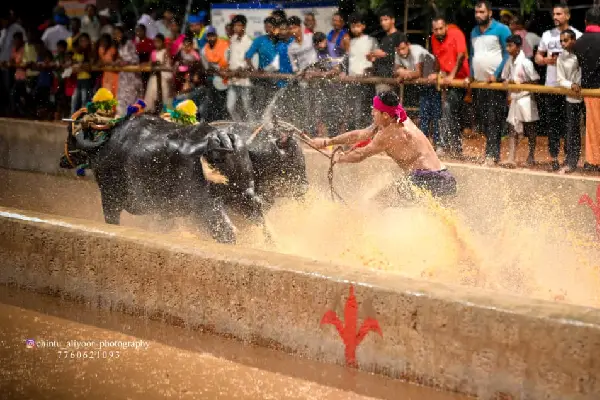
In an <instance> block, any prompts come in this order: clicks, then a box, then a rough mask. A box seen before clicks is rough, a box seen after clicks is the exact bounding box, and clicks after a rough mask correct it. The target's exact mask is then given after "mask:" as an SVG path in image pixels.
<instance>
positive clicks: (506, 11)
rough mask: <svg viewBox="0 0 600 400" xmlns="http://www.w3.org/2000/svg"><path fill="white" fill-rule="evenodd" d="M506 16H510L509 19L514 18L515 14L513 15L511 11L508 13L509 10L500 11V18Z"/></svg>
mask: <svg viewBox="0 0 600 400" xmlns="http://www.w3.org/2000/svg"><path fill="white" fill-rule="evenodd" d="M505 15H508V16H509V17H512V16H513V13H511V12H510V11H508V10H501V11H500V16H502V17H504V16H505Z"/></svg>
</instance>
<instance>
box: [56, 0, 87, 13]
mask: <svg viewBox="0 0 600 400" xmlns="http://www.w3.org/2000/svg"><path fill="white" fill-rule="evenodd" d="M88 4H93V5H96V0H61V1H59V2H58V5H59V6H62V7H64V8H65V13H66V14H67V15H68V16H69V17H83V15H84V14H85V8H86V7H87V5H88Z"/></svg>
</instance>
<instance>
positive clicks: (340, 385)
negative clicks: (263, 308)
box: [0, 287, 466, 400]
mask: <svg viewBox="0 0 600 400" xmlns="http://www.w3.org/2000/svg"><path fill="white" fill-rule="evenodd" d="M0 289H1V290H0V344H1V346H0V359H1V360H3V361H2V363H0V398H2V399H75V398H78V399H90V400H93V399H144V400H149V399H164V398H176V399H206V400H212V399H276V400H279V399H339V400H351V399H356V400H359V399H375V398H377V399H398V398H401V399H405V400H410V399H413V400H416V399H423V400H425V399H427V400H459V399H466V398H465V397H463V396H458V395H454V394H446V393H441V392H438V391H435V390H433V389H428V388H423V387H419V386H415V385H409V384H405V383H402V382H399V381H396V380H391V379H387V378H384V377H381V376H376V375H371V374H366V373H362V372H358V371H356V370H350V369H346V368H343V367H339V366H333V365H326V364H320V363H315V362H310V361H306V360H300V359H295V358H293V357H291V356H288V355H285V354H282V353H280V352H277V351H273V350H268V349H264V348H259V347H254V346H243V345H242V344H240V343H238V342H236V341H233V340H227V339H222V338H218V337H214V336H209V335H206V334H202V333H199V332H194V331H189V330H185V329H182V328H176V327H173V326H166V325H163V324H160V323H158V322H154V321H148V320H144V319H141V318H134V317H128V316H124V315H116V314H111V313H109V312H106V311H102V310H99V309H96V308H93V309H90V308H88V307H86V306H85V305H80V304H74V303H70V302H63V301H61V299H59V298H54V297H46V296H39V295H33V294H31V293H25V292H19V291H17V290H16V289H12V288H10V289H9V288H6V287H0ZM27 339H33V340H35V341H36V347H34V348H27V347H26V344H25V342H26V340H27ZM119 342H121V343H119ZM124 343H127V347H125V345H124ZM77 346H79V348H78V347H77ZM100 346H102V348H101V349H100ZM136 347H137V348H136Z"/></svg>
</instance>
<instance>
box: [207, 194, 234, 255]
mask: <svg viewBox="0 0 600 400" xmlns="http://www.w3.org/2000/svg"><path fill="white" fill-rule="evenodd" d="M205 206H206V205H205ZM200 216H201V217H202V218H203V219H204V220H205V221H206V223H207V224H208V229H209V231H210V234H211V236H212V238H213V239H214V240H216V241H217V242H220V243H231V244H235V228H234V227H233V223H232V222H231V220H230V219H229V216H228V215H227V214H226V213H225V209H224V207H223V201H222V200H221V199H211V200H209V207H208V209H207V210H206V211H205V212H203V213H201V215H200Z"/></svg>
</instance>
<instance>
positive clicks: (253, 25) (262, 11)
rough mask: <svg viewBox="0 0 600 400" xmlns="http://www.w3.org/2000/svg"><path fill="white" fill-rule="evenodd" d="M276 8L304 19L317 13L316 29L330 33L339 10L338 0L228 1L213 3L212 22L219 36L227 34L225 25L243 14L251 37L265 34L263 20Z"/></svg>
mask: <svg viewBox="0 0 600 400" xmlns="http://www.w3.org/2000/svg"><path fill="white" fill-rule="evenodd" d="M276 8H283V9H284V10H285V13H286V14H287V16H288V17H291V16H292V15H295V16H298V17H300V19H301V20H302V21H304V15H306V14H307V13H309V12H312V13H314V14H315V19H316V21H317V27H316V30H317V31H320V32H323V33H328V32H329V31H330V30H331V18H332V17H333V14H334V13H335V12H336V11H337V10H338V5H337V2H335V1H334V2H318V3H295V4H294V3H291V4H289V6H286V5H284V4H264V3H227V4H211V5H210V20H211V24H212V25H213V26H214V27H215V28H216V29H217V34H218V35H219V36H225V25H227V24H228V23H229V22H230V21H231V19H232V18H233V17H234V16H235V15H237V14H242V15H244V16H246V18H247V19H248V25H247V26H246V33H247V34H248V35H249V36H250V37H251V38H256V37H258V36H260V35H264V33H265V29H264V26H263V21H264V19H265V18H266V17H268V16H269V15H270V14H271V12H273V10H275V9H276Z"/></svg>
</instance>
